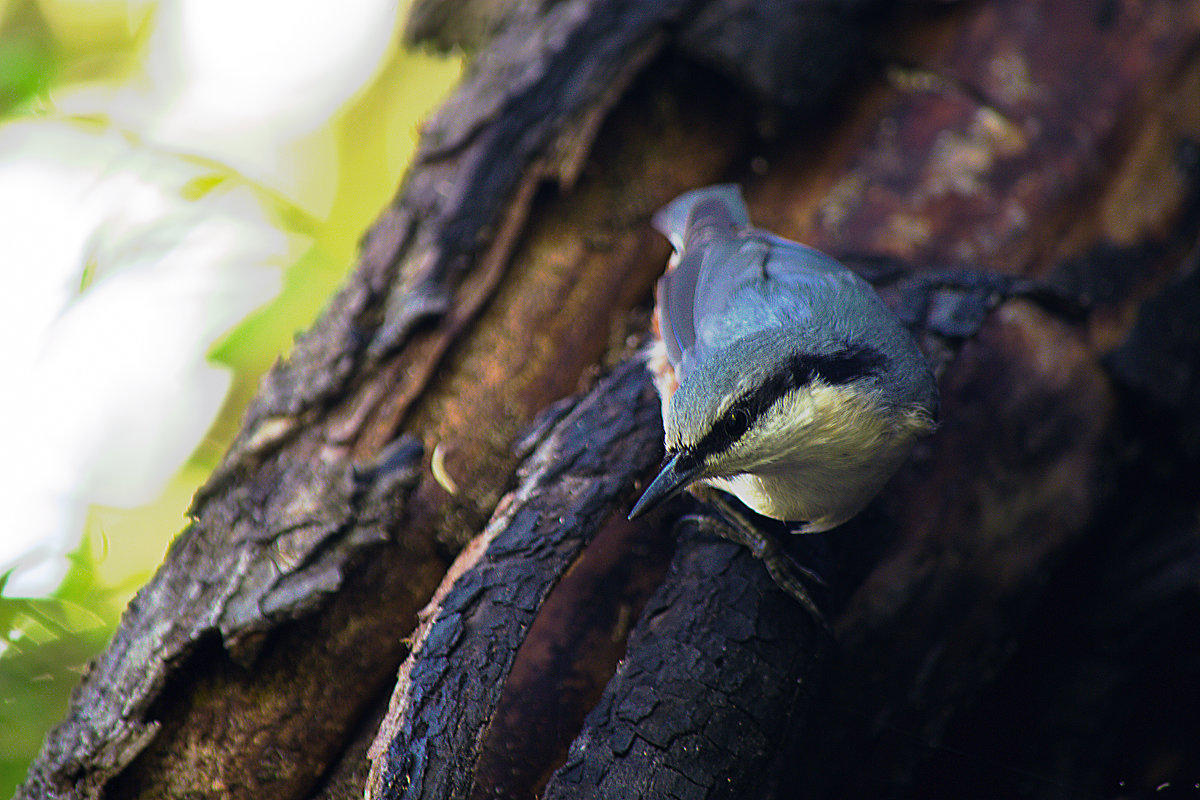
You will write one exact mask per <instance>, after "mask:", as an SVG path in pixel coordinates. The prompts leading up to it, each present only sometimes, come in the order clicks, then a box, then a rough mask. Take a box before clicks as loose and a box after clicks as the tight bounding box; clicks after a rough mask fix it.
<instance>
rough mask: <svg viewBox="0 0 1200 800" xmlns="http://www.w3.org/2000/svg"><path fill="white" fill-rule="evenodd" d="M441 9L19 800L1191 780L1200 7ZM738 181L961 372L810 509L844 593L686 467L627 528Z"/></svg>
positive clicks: (1068, 788)
mask: <svg viewBox="0 0 1200 800" xmlns="http://www.w3.org/2000/svg"><path fill="white" fill-rule="evenodd" d="M455 5H458V6H460V7H465V8H466V9H468V12H467V17H466V19H468V20H470V19H474V20H475V21H476V23H478V22H479V20H488V21H490V22H489V25H490V27H487V28H486V29H485V30H483V31H482V32H481V29H480V27H479V24H475V25H474V26H468V28H467V29H466V30H464V31H463V32H462V33H458V32H456V30H457V29H456V28H455V27H454V22H453V14H446V15H444V16H439V13H437V12H444V11H446V10H447V9H451V8H453V7H454V6H455ZM484 5H487V8H488V11H487V12H486V14H485V13H484V12H483V11H479V10H478V9H480V8H482V7H483V6H484ZM459 10H460V11H461V8H460V9H459ZM470 10H475V12H476V14H483V16H474V17H472V16H471V13H470ZM415 13H416V14H417V15H418V17H419V19H420V20H421V25H422V27H421V28H420V35H421V36H424V37H427V38H431V39H437V40H438V41H442V42H453V41H459V40H465V39H467V38H469V37H475V41H478V42H482V43H481V44H480V49H479V51H478V53H477V54H476V56H475V57H474V59H473V61H472V64H471V67H470V70H469V72H468V75H467V77H466V79H465V80H464V82H463V84H462V86H461V87H460V88H459V90H458V92H457V93H456V94H455V95H454V96H453V97H452V98H451V99H450V100H449V101H448V102H447V103H446V104H445V106H444V107H443V108H442V109H441V111H440V112H439V113H438V114H437V115H436V116H435V117H434V119H433V120H431V122H430V123H429V125H428V126H427V129H426V130H425V133H424V136H423V141H422V146H421V149H420V152H419V154H418V157H417V161H416V163H415V165H414V167H413V169H412V171H411V172H410V174H409V175H408V176H407V178H406V180H405V183H404V185H403V187H402V188H401V191H400V193H399V194H398V196H397V198H396V200H395V202H394V203H393V204H392V206H391V207H389V208H388V209H386V210H385V211H384V212H383V214H382V215H381V216H380V218H379V220H378V222H377V223H376V224H375V225H374V227H373V228H372V229H371V231H370V232H369V234H368V236H367V238H366V240H365V243H364V246H363V251H362V256H361V260H360V263H359V265H358V268H357V270H356V271H355V273H354V275H353V276H352V277H351V279H350V280H349V282H348V283H347V285H346V286H345V287H344V288H343V289H342V290H341V292H340V293H339V294H338V295H337V296H336V297H335V298H334V299H333V301H332V302H331V304H330V306H329V308H328V309H327V310H326V312H325V314H324V315H323V316H322V318H321V320H320V321H319V322H318V323H317V324H316V325H315V326H314V328H313V329H312V330H311V331H309V332H308V333H307V334H305V335H304V336H303V337H302V338H301V339H300V341H299V342H298V343H297V345H296V349H295V351H294V352H293V353H292V354H291V356H290V358H289V359H288V360H287V361H286V362H283V363H280V364H279V365H277V366H276V368H275V369H274V370H273V371H272V372H271V373H270V375H269V376H268V377H267V379H266V380H265V382H264V384H263V386H262V388H261V390H260V392H259V395H258V397H257V398H256V399H255V401H254V402H253V404H252V406H251V408H250V410H249V412H248V414H247V418H246V422H245V425H244V428H243V430H242V431H241V433H240V434H239V436H238V438H237V440H236V442H235V443H234V445H233V447H232V448H231V450H230V452H229V453H228V455H227V456H226V458H225V459H224V461H223V463H222V464H221V466H220V467H219V468H218V470H217V472H216V473H215V474H214V475H213V477H212V478H211V480H210V481H209V483H208V485H207V486H206V487H205V488H204V489H203V490H202V491H201V492H200V493H199V495H198V496H197V498H196V502H195V505H194V507H193V509H192V516H193V519H194V521H193V523H192V524H191V525H190V526H189V527H188V528H187V529H186V530H185V531H184V532H183V533H182V534H181V535H180V536H179V538H178V539H177V541H176V543H175V544H174V546H173V547H172V548H171V552H170V553H169V554H168V556H167V559H166V561H165V563H164V564H163V566H162V567H161V568H160V570H159V571H158V573H157V574H156V575H155V576H154V578H153V579H152V580H151V581H150V583H148V584H147V585H146V586H145V587H144V588H143V589H142V591H141V592H140V593H139V594H138V596H137V597H136V598H135V599H134V601H133V602H132V603H131V604H130V607H129V609H128V610H127V612H126V613H125V615H124V617H123V619H122V622H121V625H120V627H119V629H118V631H117V633H116V636H115V637H114V640H113V643H112V645H111V646H110V647H109V649H108V650H107V651H105V652H104V653H103V654H101V655H100V656H99V657H98V658H97V660H96V661H95V663H94V664H93V665H92V668H91V670H90V671H89V673H88V675H86V676H85V678H84V679H83V681H82V683H81V685H80V687H79V689H78V690H77V692H76V693H75V695H74V697H73V699H72V703H71V707H70V711H69V713H68V717H67V718H66V719H65V720H64V721H63V722H62V723H61V725H60V726H59V727H58V728H57V729H56V730H55V731H53V732H52V733H51V735H50V736H49V738H48V739H47V742H46V745H45V748H44V750H43V752H42V754H41V756H40V757H39V759H38V761H37V762H36V763H35V764H34V766H33V768H32V770H31V772H30V775H29V778H28V780H27V783H26V784H25V786H24V787H23V788H22V790H21V791H20V792H19V793H18V797H22V798H49V797H63V798H98V797H104V798H107V799H108V800H112V799H113V798H126V797H148V798H162V797H188V798H196V797H247V798H260V799H261V798H281V799H282V798H330V799H331V800H332V799H333V798H339V799H340V798H350V797H361V796H362V794H363V792H364V790H365V791H366V792H367V794H368V796H369V797H374V798H400V797H404V798H416V797H429V798H443V797H456V798H483V797H531V796H545V797H552V798H567V797H570V798H576V797H647V798H650V797H654V798H657V797H731V798H734V797H736V798H742V797H812V798H841V797H870V796H888V797H930V796H937V795H943V796H944V795H951V796H960V797H980V798H988V797H996V798H1011V797H1046V798H1051V797H1068V796H1077V795H1080V796H1103V797H1108V796H1112V797H1117V796H1120V797H1137V796H1149V795H1150V794H1152V793H1154V791H1155V790H1156V789H1158V788H1160V787H1162V786H1163V785H1166V784H1170V785H1176V786H1187V787H1190V786H1191V785H1192V784H1193V783H1195V781H1196V780H1200V745H1198V744H1197V742H1198V741H1200V738H1198V737H1197V736H1196V733H1197V730H1196V722H1195V721H1196V719H1200V714H1198V713H1197V712H1198V711H1200V692H1198V691H1197V688H1196V687H1197V686H1200V680H1197V679H1198V678H1200V639H1198V638H1197V637H1196V635H1195V631H1196V630H1197V622H1200V589H1198V587H1200V582H1198V581H1197V580H1196V576H1197V574H1198V570H1200V526H1198V525H1197V522H1196V520H1197V519H1198V518H1200V515H1198V513H1197V512H1198V510H1200V509H1198V508H1197V503H1198V499H1200V498H1198V495H1197V492H1196V479H1195V477H1194V476H1195V475H1196V474H1197V472H1196V470H1197V468H1198V467H1200V371H1198V368H1200V269H1198V267H1200V263H1198V262H1200V102H1198V98H1200V0H1146V2H1140V3H1138V2H1124V3H1118V2H1098V3H1094V4H1086V3H1058V2H1054V1H1053V0H979V1H978V2H962V3H956V4H946V3H941V2H909V3H884V2H881V0H840V2H830V1H829V0H824V2H817V1H816V0H807V1H806V0H798V1H797V2H794V3H787V4H784V3H773V2H766V1H765V0H660V1H659V2H627V1H626V2H622V1H621V0H561V1H560V2H556V3H499V2H494V3H491V4H485V3H483V2H482V0H480V1H479V2H478V3H465V2H463V3H459V4H451V3H450V2H448V0H443V2H433V0H431V1H430V2H426V3H422V4H421V5H420V6H419V8H418V9H417V11H416V12H415ZM479 37H482V38H479ZM723 180H734V181H738V182H740V183H741V184H742V185H743V186H744V188H745V190H746V194H747V198H748V200H749V204H750V207H751V218H752V219H753V220H754V221H755V223H756V224H758V225H759V226H761V227H764V228H767V229H769V230H772V231H775V232H777V233H780V234H782V235H785V236H788V237H791V238H796V239H799V240H801V241H805V242H807V243H810V244H813V245H814V246H817V247H819V248H821V249H823V250H826V251H828V252H831V253H833V254H834V255H837V256H840V257H842V258H843V259H845V260H846V261H847V263H850V264H851V265H852V266H855V267H856V268H858V269H860V270H861V271H863V273H864V274H866V275H868V277H871V278H872V279H873V280H874V281H875V282H876V285H877V286H878V287H879V289H880V291H881V293H882V294H883V296H884V298H885V299H886V300H887V301H888V302H889V303H890V304H892V305H893V307H895V308H896V309H897V311H898V313H900V315H901V317H902V318H903V319H904V320H905V321H906V322H907V323H909V324H910V325H911V327H912V328H913V330H914V332H915V333H917V335H918V336H919V339H920V341H921V344H922V346H923V347H924V348H925V350H926V352H927V354H928V355H929V356H930V358H931V360H932V361H933V362H934V364H935V365H936V367H937V372H938V376H939V382H940V387H941V393H942V409H943V410H942V417H943V422H942V424H941V426H940V429H939V430H938V432H937V433H936V434H935V435H934V436H933V437H932V438H931V439H930V440H928V441H927V442H926V443H924V444H923V445H921V446H920V447H919V448H918V450H917V452H916V453H915V454H914V456H913V458H912V459H911V460H910V462H909V464H908V465H907V466H906V467H905V468H904V470H903V471H902V472H901V474H900V475H899V476H898V477H897V478H896V479H895V480H893V481H892V483H891V484H890V485H889V487H888V488H887V489H886V490H885V492H884V493H883V495H882V496H881V498H880V499H879V500H878V501H877V502H875V503H874V504H872V506H871V507H870V508H869V509H868V510H867V511H866V512H864V513H863V514H862V515H860V516H859V517H858V518H857V519H855V520H853V521H851V522H850V523H848V524H846V525H845V526H843V527H841V528H840V529H838V530H835V531H831V532H829V533H827V534H820V535H813V536H806V537H794V538H793V539H792V540H789V541H787V542H786V543H785V544H786V546H787V547H788V548H789V549H790V550H791V551H792V552H793V555H795V556H796V557H797V559H798V560H800V561H802V562H803V563H805V564H807V565H809V566H810V567H812V568H814V569H816V570H817V571H818V572H820V574H821V575H822V576H823V579H824V582H825V584H826V587H824V588H820V587H817V588H814V594H816V595H817V600H818V602H819V603H820V604H821V605H822V607H823V608H825V609H826V610H827V615H828V617H829V620H830V623H831V631H830V630H827V629H825V628H823V627H822V626H821V625H819V624H816V623H814V621H813V620H811V619H809V617H808V616H807V614H806V613H805V612H804V610H803V609H802V608H800V607H799V605H798V604H796V603H794V602H792V601H790V600H789V599H788V598H787V596H786V595H784V594H782V593H781V592H779V591H778V590H777V589H776V588H775V587H774V585H773V584H772V583H771V581H770V579H769V577H767V575H766V572H765V570H764V569H763V567H762V565H761V564H760V563H759V562H757V561H756V560H755V559H754V558H753V557H752V556H750V554H749V553H748V552H746V551H744V550H743V549H740V548H738V547H736V546H734V545H732V544H729V543H727V542H724V541H721V540H718V539H715V538H713V536H712V535H711V534H708V533H705V532H704V529H705V526H704V525H703V524H699V525H698V524H697V523H696V520H701V519H703V518H704V515H705V514H706V513H708V512H707V510H706V507H705V506H703V505H701V504H698V503H697V501H695V500H692V499H680V500H678V501H676V502H675V503H674V504H672V505H669V506H668V507H666V508H664V509H663V510H661V511H660V512H657V513H655V514H653V515H650V516H649V517H647V518H646V519H645V520H639V521H638V522H637V523H629V522H626V521H625V514H626V513H627V511H628V508H629V507H630V505H631V504H632V501H633V500H634V499H635V498H636V496H637V494H638V488H639V486H640V485H641V482H642V481H643V480H644V479H645V478H647V477H648V476H650V475H651V474H652V471H653V468H654V466H655V464H657V462H658V459H659V458H660V457H661V454H662V451H661V436H662V432H661V427H660V422H659V418H658V403H657V398H656V397H655V396H654V393H653V390H652V388H651V386H650V383H649V379H648V377H647V376H646V374H645V371H644V369H643V367H642V364H641V356H640V355H639V348H640V346H641V345H642V343H643V342H644V341H645V332H646V331H647V329H648V313H647V304H648V302H649V297H650V294H651V287H652V286H653V282H654V280H655V278H656V277H657V275H658V274H659V273H660V272H661V270H662V268H663V266H664V264H665V261H666V258H667V253H668V248H667V245H666V243H665V242H663V241H661V240H660V238H659V237H658V236H657V235H656V234H654V233H653V232H652V231H651V230H650V229H649V227H648V219H649V217H650V215H651V214H652V213H653V211H654V210H655V209H656V208H658V207H659V206H661V205H662V204H664V203H665V202H666V201H668V200H670V199H671V198H672V197H673V196H675V195H676V194H678V193H679V192H681V191H683V190H686V189H688V188H693V187H696V186H700V185H704V184H707V183H712V182H716V181H723ZM564 398H565V399H564ZM684 516H686V517H687V519H683V520H682V521H681V518H682V517H684ZM456 553H457V558H455V554H456ZM422 608H423V609H424V610H422ZM830 632H831V633H832V636H831V635H829V634H830ZM410 651H411V652H410ZM397 672H398V673H399V679H398V680H397V678H396V675H397ZM389 698H390V700H389ZM1156 796H1158V795H1156Z"/></svg>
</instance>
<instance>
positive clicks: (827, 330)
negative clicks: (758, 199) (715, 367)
mask: <svg viewBox="0 0 1200 800" xmlns="http://www.w3.org/2000/svg"><path fill="white" fill-rule="evenodd" d="M655 225H656V226H657V227H658V229H659V230H660V231H662V232H663V233H664V234H665V235H666V236H667V237H668V238H669V239H670V240H671V242H672V243H673V244H674V245H675V247H676V249H677V256H676V259H675V262H676V263H674V265H673V266H672V268H671V269H669V270H668V271H667V272H666V274H665V275H664V276H663V277H662V279H661V280H660V281H659V284H658V312H657V313H658V321H659V327H660V332H661V333H662V336H663V342H664V344H665V345H666V350H667V357H668V358H669V360H670V362H671V365H672V367H673V368H674V370H675V372H676V377H677V379H678V380H679V381H683V380H685V379H686V377H687V375H688V374H689V373H690V372H691V371H692V370H693V369H694V368H695V366H696V365H697V364H698V363H699V362H700V361H702V360H703V359H706V358H712V357H719V355H718V354H719V352H720V350H721V349H722V348H723V347H727V346H728V345H729V344H730V343H732V342H735V341H738V340H740V339H743V338H745V337H747V336H754V335H756V334H760V333H762V332H763V331H775V330H778V329H789V328H794V329H796V331H797V338H801V332H802V339H803V341H804V342H805V347H806V348H807V349H808V350H809V351H810V352H812V353H814V354H821V353H824V352H834V351H838V350H843V349H845V348H846V347H847V346H850V347H853V346H856V345H857V344H858V343H859V342H860V341H865V340H866V339H867V338H868V337H869V338H871V339H874V340H878V338H879V337H880V335H883V336H886V337H888V338H894V339H896V340H897V341H898V342H900V345H902V346H898V348H897V349H898V351H900V352H904V351H906V350H907V351H910V359H906V361H908V362H910V363H904V364H897V365H896V367H897V368H898V371H899V372H901V373H903V372H905V371H908V370H913V369H914V368H916V369H917V370H918V372H923V371H924V370H925V369H927V368H926V367H925V365H924V363H923V360H922V357H921V356H920V354H919V353H918V352H917V351H916V349H915V347H913V346H912V345H911V343H910V339H909V337H908V334H907V332H906V331H904V330H903V328H902V327H901V325H900V323H899V321H898V320H897V319H896V317H895V315H893V314H892V313H891V311H890V310H889V309H888V308H887V307H886V306H885V305H884V304H883V302H882V301H881V300H880V299H879V296H878V295H877V294H876V293H875V290H874V289H873V288H872V287H871V286H870V284H868V283H867V282H866V281H864V280H863V279H862V278H860V277H859V276H858V275H856V274H854V273H853V272H851V271H850V270H848V269H847V268H846V267H844V266H843V265H842V264H840V263H839V262H838V261H836V260H835V259H833V258H831V257H830V256H827V255H825V254H824V253H821V252H819V251H817V250H814V249H812V248H810V247H806V246H804V245H801V244H798V243H796V242H792V241H788V240H787V239H783V238H781V237H778V236H775V235H773V234H770V233H767V232H766V231H762V230H758V229H755V228H753V227H751V226H750V223H749V215H748V212H747V210H746V206H745V203H744V201H743V200H742V196H741V192H740V191H739V189H738V187H737V186H735V185H721V186H713V187H708V188H705V189H698V190H695V191H693V192H688V193H686V194H684V195H681V196H680V197H679V198H677V199H676V200H675V201H673V202H672V203H671V204H670V205H668V206H667V207H666V208H664V209H663V210H662V211H660V212H659V214H658V215H657V216H656V217H655ZM917 388H918V387H915V386H914V390H916V389H917ZM904 399H905V400H908V401H919V398H917V397H912V398H904Z"/></svg>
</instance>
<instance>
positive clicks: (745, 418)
mask: <svg viewBox="0 0 1200 800" xmlns="http://www.w3.org/2000/svg"><path fill="white" fill-rule="evenodd" d="M748 430H750V412H749V411H747V410H746V409H744V408H738V407H737V406H734V407H733V408H731V409H729V410H728V411H726V412H725V416H724V417H722V418H721V432H722V433H724V434H725V436H727V437H728V438H729V440H730V441H736V440H738V439H740V438H742V435H743V434H744V433H745V432H746V431H748Z"/></svg>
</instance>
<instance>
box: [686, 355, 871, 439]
mask: <svg viewBox="0 0 1200 800" xmlns="http://www.w3.org/2000/svg"><path fill="white" fill-rule="evenodd" d="M885 363H886V360H885V358H884V356H883V354H882V353H880V352H879V351H877V350H873V349H871V348H869V347H861V346H855V347H847V348H844V349H842V350H838V351H836V352H833V353H828V354H822V355H812V354H799V355H796V356H794V357H793V358H792V359H790V360H789V361H788V363H787V364H786V365H785V366H784V368H783V369H781V370H780V371H779V372H777V373H776V374H774V375H772V376H771V377H770V378H768V379H767V380H766V381H764V382H763V383H762V385H761V386H758V387H757V388H755V389H754V390H753V391H751V392H748V393H747V394H744V395H742V396H741V397H739V398H738V399H737V400H736V401H735V402H734V403H733V405H732V406H730V407H729V409H728V410H726V411H725V413H724V414H723V415H722V416H721V417H720V418H719V419H718V420H717V422H716V424H714V425H713V426H712V428H711V429H710V430H709V431H708V433H706V434H705V435H704V436H703V437H702V438H701V439H700V441H699V442H697V443H696V446H695V447H694V448H693V449H692V452H693V453H694V454H695V457H696V458H697V459H704V458H707V457H708V456H710V455H713V454H714V453H719V452H721V451H723V450H726V449H728V448H729V447H730V446H731V445H732V444H733V443H734V442H736V441H737V440H738V439H740V438H741V437H742V436H744V435H745V434H746V431H748V430H750V427H751V426H752V425H753V424H754V421H755V420H757V419H758V418H759V417H761V416H762V415H763V414H765V413H766V412H767V409H769V408H770V407H771V405H772V404H773V403H775V401H776V400H778V399H779V398H780V397H783V396H784V395H785V394H787V393H788V392H790V391H792V390H794V389H799V388H800V387H802V386H808V385H809V384H811V383H812V382H813V381H815V380H817V379H818V378H819V379H820V380H821V381H823V382H824V383H827V384H830V385H831V386H841V385H844V384H847V383H851V382H853V381H855V380H858V379H860V378H865V377H867V376H869V375H873V374H876V373H878V372H879V371H880V370H882V369H883V367H884V365H885Z"/></svg>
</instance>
